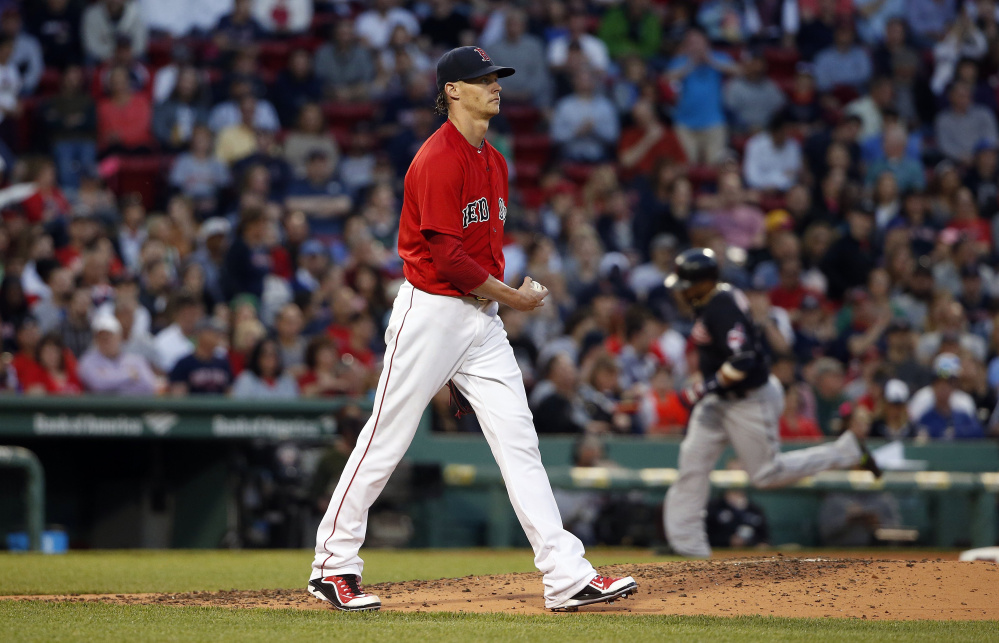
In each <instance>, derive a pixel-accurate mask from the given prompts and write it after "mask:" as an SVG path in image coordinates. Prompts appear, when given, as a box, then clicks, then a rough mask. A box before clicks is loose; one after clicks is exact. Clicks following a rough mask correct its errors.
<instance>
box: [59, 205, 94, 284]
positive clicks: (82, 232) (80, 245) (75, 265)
mask: <svg viewBox="0 0 999 643" xmlns="http://www.w3.org/2000/svg"><path fill="white" fill-rule="evenodd" d="M67 233H68V235H69V242H68V243H67V244H66V245H64V246H63V247H61V248H57V249H56V251H55V258H56V259H57V260H58V261H59V263H61V264H62V265H63V266H65V267H66V268H69V269H70V270H72V271H73V272H74V273H77V272H79V271H80V268H81V267H82V265H81V257H82V255H83V249H84V248H86V247H88V246H90V245H91V244H93V242H94V241H96V240H97V235H98V234H100V225H99V224H98V223H97V219H95V218H94V217H93V216H92V215H91V214H90V213H89V212H87V211H86V210H77V211H76V212H74V213H73V216H72V218H71V219H70V220H69V229H68V230H67Z"/></svg>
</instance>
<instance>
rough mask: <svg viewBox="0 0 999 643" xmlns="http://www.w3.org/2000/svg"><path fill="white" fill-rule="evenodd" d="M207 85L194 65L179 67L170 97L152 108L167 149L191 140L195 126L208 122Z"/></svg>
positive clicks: (158, 133) (155, 128) (156, 128)
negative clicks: (202, 81)
mask: <svg viewBox="0 0 999 643" xmlns="http://www.w3.org/2000/svg"><path fill="white" fill-rule="evenodd" d="M206 89H207V88H206V87H205V86H204V85H203V84H202V83H201V79H200V78H199V72H198V70H197V69H196V68H195V67H190V66H185V67H181V68H180V69H179V70H178V71H177V82H176V84H175V85H174V89H173V91H172V92H171V93H170V95H169V97H167V98H166V100H164V101H163V102H161V103H159V104H158V105H157V106H156V109H155V110H154V112H153V133H154V134H155V135H156V139H157V140H158V141H159V142H160V143H161V144H162V145H163V146H164V147H166V148H167V149H170V150H179V149H182V148H184V147H185V146H186V145H187V144H188V143H189V142H190V141H191V135H192V134H193V133H194V128H195V127H196V126H198V125H207V124H208V103H207V100H206V99H207V91H206Z"/></svg>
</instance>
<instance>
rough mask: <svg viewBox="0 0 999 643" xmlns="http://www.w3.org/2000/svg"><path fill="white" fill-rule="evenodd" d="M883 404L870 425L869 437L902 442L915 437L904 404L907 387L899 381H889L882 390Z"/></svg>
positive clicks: (907, 393)
mask: <svg viewBox="0 0 999 643" xmlns="http://www.w3.org/2000/svg"><path fill="white" fill-rule="evenodd" d="M882 395H883V398H884V404H883V405H882V407H881V410H880V413H879V414H878V415H877V416H875V418H874V421H873V422H872V424H871V437H875V438H884V439H886V440H903V439H909V438H914V437H916V425H915V424H913V422H912V420H910V419H909V411H908V409H907V408H906V404H907V403H908V401H909V386H908V385H907V384H906V383H905V382H903V381H902V380H900V379H890V380H888V381H887V382H885V385H884V389H883V394H882Z"/></svg>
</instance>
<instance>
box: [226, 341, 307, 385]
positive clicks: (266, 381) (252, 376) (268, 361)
mask: <svg viewBox="0 0 999 643" xmlns="http://www.w3.org/2000/svg"><path fill="white" fill-rule="evenodd" d="M232 396H233V397H237V398H243V399H292V398H296V397H298V384H296V383H295V380H294V379H292V377H291V376H289V375H288V374H287V373H285V372H284V366H283V365H282V364H281V351H280V350H279V349H278V345H277V342H276V341H275V340H274V339H271V338H269V337H268V338H264V339H262V340H260V341H258V342H257V343H256V345H254V347H253V350H252V351H251V352H250V357H249V360H248V361H247V364H246V370H244V371H243V372H242V373H240V374H239V377H237V378H236V383H235V384H233V387H232Z"/></svg>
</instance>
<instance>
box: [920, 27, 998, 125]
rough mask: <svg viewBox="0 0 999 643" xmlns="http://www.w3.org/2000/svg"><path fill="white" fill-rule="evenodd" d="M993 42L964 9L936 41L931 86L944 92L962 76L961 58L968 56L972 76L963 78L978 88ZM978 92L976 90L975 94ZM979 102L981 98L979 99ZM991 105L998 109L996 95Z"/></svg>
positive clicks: (937, 90)
mask: <svg viewBox="0 0 999 643" xmlns="http://www.w3.org/2000/svg"><path fill="white" fill-rule="evenodd" d="M988 49H989V44H988V42H987V41H986V39H985V34H983V33H982V32H981V30H980V29H979V28H978V27H977V25H975V23H974V21H973V20H972V19H971V17H970V16H969V15H968V12H967V11H961V12H960V13H959V14H958V15H957V19H956V20H955V21H954V23H953V24H951V25H950V27H949V28H948V30H947V34H946V35H945V36H944V37H943V38H942V39H941V40H940V41H939V42H937V43H936V44H935V45H933V77H932V78H931V79H930V89H932V90H933V93H934V94H936V95H937V96H940V95H941V94H943V93H944V91H945V90H946V89H947V87H948V86H949V85H950V84H951V82H952V81H954V80H956V79H958V77H957V69H958V65H959V64H960V62H961V61H963V60H967V61H968V62H969V63H971V65H972V68H971V69H972V73H971V77H970V78H960V80H962V81H964V82H967V83H968V84H969V85H970V86H971V87H972V88H973V90H977V89H978V87H977V80H978V78H977V75H978V74H977V71H978V70H977V65H976V63H975V61H977V60H981V59H982V58H983V57H984V56H985V54H986V53H987V52H988ZM975 94H977V91H973V93H972V95H973V96H974V95H975ZM976 102H977V101H976ZM990 102H991V105H989V107H992V108H993V109H994V106H995V95H994V93H993V96H992V99H991V101H990Z"/></svg>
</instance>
